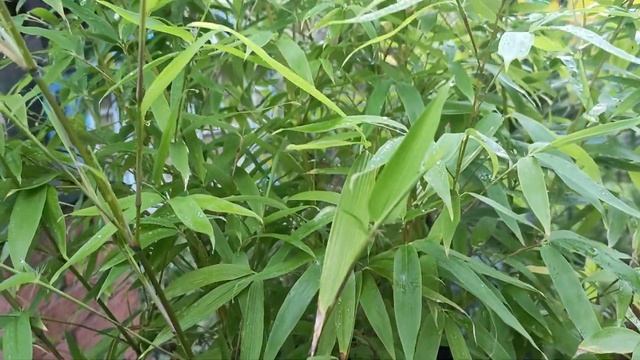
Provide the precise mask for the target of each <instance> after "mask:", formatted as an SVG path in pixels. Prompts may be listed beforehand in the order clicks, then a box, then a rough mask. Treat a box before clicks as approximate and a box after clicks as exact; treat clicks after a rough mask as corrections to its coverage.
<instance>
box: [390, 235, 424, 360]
mask: <svg viewBox="0 0 640 360" xmlns="http://www.w3.org/2000/svg"><path fill="white" fill-rule="evenodd" d="M393 309H394V312H395V315H396V326H397V328H398V336H399V337H400V342H401V343H402V349H403V351H404V355H405V358H406V359H413V356H414V354H415V348H416V342H417V339H418V332H419V331H420V320H421V319H422V272H421V270H420V259H419V258H418V252H417V251H416V249H415V248H414V247H413V246H411V245H405V246H402V247H400V248H398V250H396V254H395V256H394V259H393Z"/></svg>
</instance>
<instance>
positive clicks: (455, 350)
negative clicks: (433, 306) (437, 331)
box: [444, 320, 471, 360]
mask: <svg viewBox="0 0 640 360" xmlns="http://www.w3.org/2000/svg"><path fill="white" fill-rule="evenodd" d="M444 333H445V335H446V336H447V343H448V344H449V349H450V350H451V355H452V356H453V359H454V360H471V354H470V353H469V348H468V347H467V342H466V341H465V338H464V336H463V335H462V332H461V331H460V328H459V327H458V325H456V323H455V322H454V321H453V320H445V322H444Z"/></svg>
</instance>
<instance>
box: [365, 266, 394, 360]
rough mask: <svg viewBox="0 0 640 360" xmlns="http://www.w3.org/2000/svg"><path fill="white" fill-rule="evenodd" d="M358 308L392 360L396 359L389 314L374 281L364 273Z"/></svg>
mask: <svg viewBox="0 0 640 360" xmlns="http://www.w3.org/2000/svg"><path fill="white" fill-rule="evenodd" d="M360 306H361V307H362V310H363V311H364V314H365V316H366V317H367V320H369V323H370V324H371V327H372V328H373V331H374V332H375V333H376V335H377V336H378V338H379V339H380V341H382V344H383V345H384V347H385V349H386V350H387V352H388V353H389V355H391V358H392V359H395V358H396V352H395V344H394V341H393V332H392V328H391V321H390V320H389V314H388V313H387V309H386V307H385V305H384V300H383V299H382V295H381V294H380V290H379V289H378V286H377V285H376V281H375V279H374V278H373V277H372V276H371V275H369V274H367V273H365V275H364V277H363V283H362V294H360Z"/></svg>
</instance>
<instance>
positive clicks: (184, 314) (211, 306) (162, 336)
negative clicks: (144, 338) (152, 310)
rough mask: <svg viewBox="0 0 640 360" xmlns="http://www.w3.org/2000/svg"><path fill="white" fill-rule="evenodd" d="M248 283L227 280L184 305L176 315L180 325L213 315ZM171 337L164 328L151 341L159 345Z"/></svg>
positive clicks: (184, 327) (187, 326)
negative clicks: (188, 304) (194, 300)
mask: <svg viewBox="0 0 640 360" xmlns="http://www.w3.org/2000/svg"><path fill="white" fill-rule="evenodd" d="M249 284H251V282H250V281H247V280H245V279H238V280H234V281H229V282H228V283H225V284H222V285H220V286H218V287H217V288H215V289H213V290H211V291H210V292H209V293H208V294H206V295H204V296H203V297H201V298H200V299H198V300H197V301H196V302H194V303H193V304H191V305H190V306H185V307H184V308H182V310H181V311H179V312H178V314H177V316H178V319H179V320H180V326H181V327H182V329H183V330H188V329H189V328H191V327H192V326H194V325H196V324H197V323H198V322H200V321H202V320H203V319H208V318H209V317H211V316H214V315H215V313H216V310H218V309H219V308H220V307H221V306H222V305H224V304H226V303H228V302H229V301H231V300H232V299H233V298H234V297H236V296H237V295H238V294H239V293H240V292H242V290H244V289H245V288H246V287H247V286H249ZM172 337H173V334H172V333H171V330H170V329H168V328H164V329H163V330H162V331H161V332H160V333H159V334H158V336H156V338H155V339H154V340H153V343H154V344H155V345H161V344H163V343H164V342H166V341H168V340H170V339H171V338H172ZM150 349H153V348H150ZM147 351H149V350H147Z"/></svg>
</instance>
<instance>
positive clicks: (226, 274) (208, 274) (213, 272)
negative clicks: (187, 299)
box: [165, 264, 254, 298]
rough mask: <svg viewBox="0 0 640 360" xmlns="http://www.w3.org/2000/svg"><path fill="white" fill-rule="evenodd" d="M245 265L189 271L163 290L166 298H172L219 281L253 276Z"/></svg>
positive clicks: (228, 265) (219, 266)
mask: <svg viewBox="0 0 640 360" xmlns="http://www.w3.org/2000/svg"><path fill="white" fill-rule="evenodd" d="M253 273H254V272H253V270H251V269H250V268H249V267H248V266H246V265H240V264H216V265H209V266H205V267H202V268H199V269H196V270H193V271H189V272H188V273H185V274H184V275H182V276H180V277H178V278H177V279H175V280H174V281H173V282H171V283H170V284H169V286H167V288H166V289H165V293H166V296H167V297H168V298H173V297H176V296H180V295H183V294H186V293H188V292H190V291H193V290H196V289H199V288H202V287H205V286H207V285H211V284H215V283H217V282H221V281H229V280H235V279H238V278H241V277H244V276H247V275H251V274H253Z"/></svg>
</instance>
